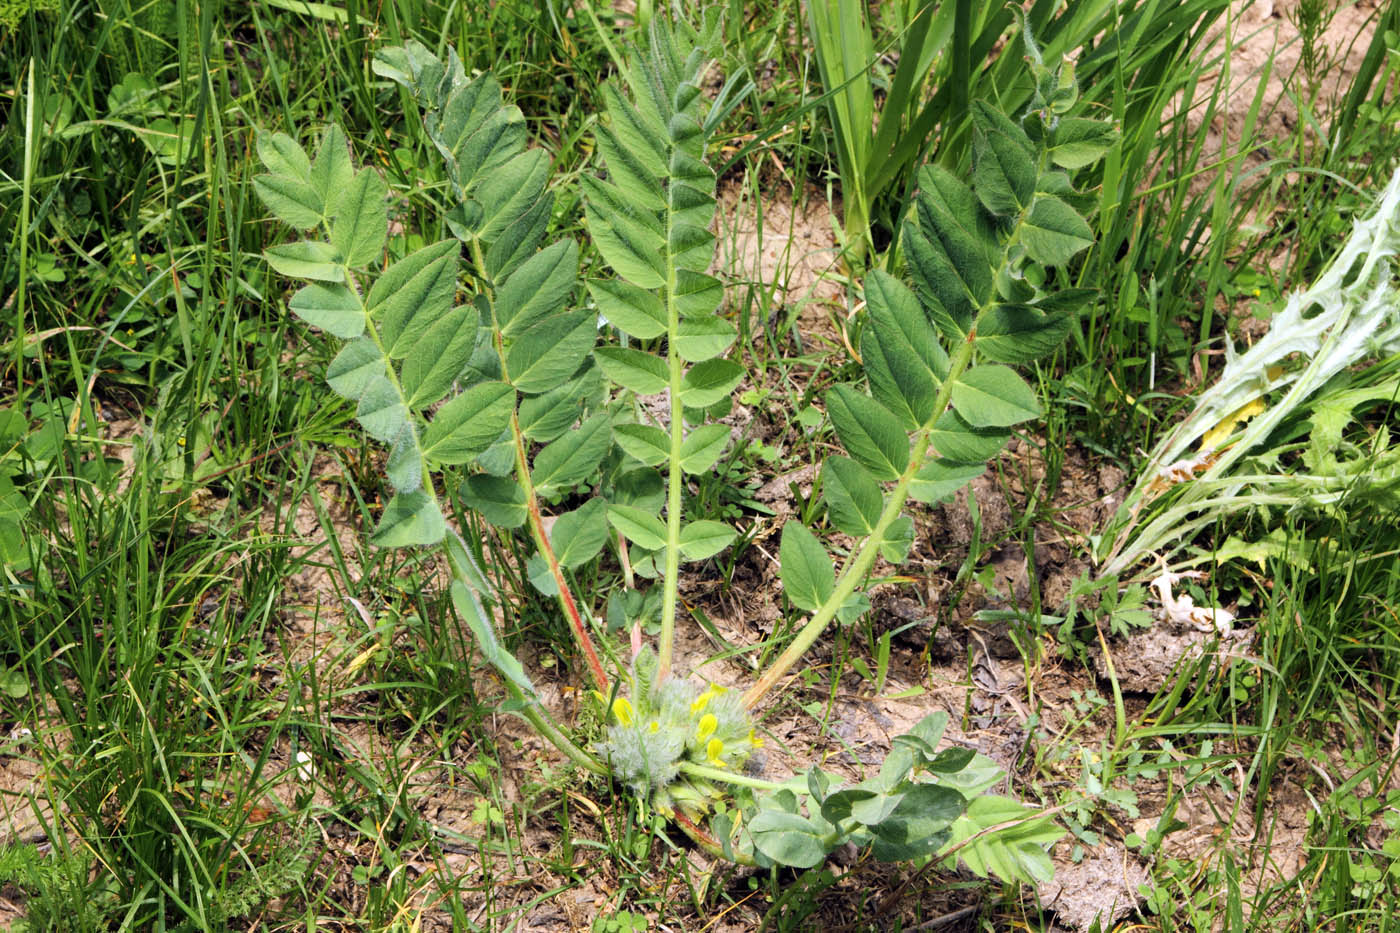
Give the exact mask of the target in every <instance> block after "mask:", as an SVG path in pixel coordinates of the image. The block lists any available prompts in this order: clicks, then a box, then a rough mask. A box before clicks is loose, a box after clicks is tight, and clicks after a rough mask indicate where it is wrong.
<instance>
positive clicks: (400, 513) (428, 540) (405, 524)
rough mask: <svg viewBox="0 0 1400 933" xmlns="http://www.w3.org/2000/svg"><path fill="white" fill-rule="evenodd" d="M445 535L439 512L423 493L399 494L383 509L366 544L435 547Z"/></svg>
mask: <svg viewBox="0 0 1400 933" xmlns="http://www.w3.org/2000/svg"><path fill="white" fill-rule="evenodd" d="M446 533H447V522H446V521H444V520H443V517H442V510H441V509H440V508H438V504H437V502H436V501H434V500H433V497H432V496H430V495H429V494H428V492H427V490H424V489H416V490H414V491H413V492H401V493H399V494H398V495H396V496H394V497H393V498H392V499H390V500H389V504H388V505H386V506H384V514H383V515H382V516H380V518H379V525H378V527H376V528H375V529H374V534H373V535H372V536H371V537H370V539H369V542H370V544H373V545H374V546H375V547H413V546H415V545H421V546H427V545H430V544H437V543H438V542H439V541H441V540H442V536H443V535H444V534H446Z"/></svg>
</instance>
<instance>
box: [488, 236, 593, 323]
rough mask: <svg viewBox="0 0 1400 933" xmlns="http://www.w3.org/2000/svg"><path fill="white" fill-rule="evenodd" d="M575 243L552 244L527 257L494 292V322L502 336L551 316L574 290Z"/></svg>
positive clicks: (576, 264) (563, 241) (568, 241)
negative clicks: (499, 328) (498, 326)
mask: <svg viewBox="0 0 1400 933" xmlns="http://www.w3.org/2000/svg"><path fill="white" fill-rule="evenodd" d="M577 278H578V244H577V243H575V242H574V241H573V240H560V241H559V242H558V243H552V244H550V245H549V246H546V247H545V248H544V249H542V250H540V251H539V252H538V253H536V254H535V255H533V256H531V257H530V258H529V259H527V260H526V261H525V262H523V263H521V264H520V267H519V268H518V269H516V270H515V272H514V273H512V274H511V276H510V278H509V279H507V280H506V281H505V283H504V284H502V285H501V287H500V288H499V289H497V290H496V302H495V310H496V323H497V324H499V325H500V327H501V333H502V334H503V335H505V336H506V337H515V336H518V335H519V334H522V333H524V332H525V331H526V330H529V329H530V328H531V327H532V326H534V325H535V324H537V323H539V322H540V320H541V319H543V318H545V317H548V316H549V315H551V314H554V313H555V312H556V311H558V310H559V308H560V307H561V306H562V305H563V304H564V302H565V301H566V300H568V297H569V295H570V293H571V292H573V290H574V282H575V281H576V279H577Z"/></svg>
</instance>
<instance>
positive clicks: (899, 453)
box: [826, 385, 909, 480]
mask: <svg viewBox="0 0 1400 933" xmlns="http://www.w3.org/2000/svg"><path fill="white" fill-rule="evenodd" d="M826 413H827V415H828V416H830V418H831V423H832V426H833V427H835V428H836V436H837V437H839V438H840V439H841V443H842V445H843V446H845V448H846V450H847V452H849V453H850V455H851V456H852V457H854V458H855V459H856V460H858V461H859V462H860V463H861V464H862V465H864V466H865V468H866V469H868V470H869V471H870V473H871V475H872V476H874V477H875V478H876V479H878V480H893V479H897V478H898V477H899V474H901V473H903V472H904V468H905V467H906V466H908V465H909V437H908V436H907V435H906V434H905V432H904V429H903V428H902V427H900V424H899V421H898V419H896V418H895V416H894V415H892V414H890V412H889V410H888V409H886V408H885V407H884V406H882V405H881V404H880V403H879V402H877V401H875V400H874V399H873V398H871V397H870V396H868V395H861V394H860V393H859V392H857V391H856V390H855V389H852V388H851V387H850V386H846V385H838V386H834V387H832V389H831V390H830V391H829V392H827V394H826Z"/></svg>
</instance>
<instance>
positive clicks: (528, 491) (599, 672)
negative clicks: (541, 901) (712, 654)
mask: <svg viewBox="0 0 1400 933" xmlns="http://www.w3.org/2000/svg"><path fill="white" fill-rule="evenodd" d="M472 262H473V263H475V265H476V269H477V273H478V274H479V275H480V276H481V277H482V279H483V280H486V281H489V280H488V279H486V263H485V260H484V259H483V257H482V255H481V242H480V241H479V240H473V241H472ZM493 297H494V296H493ZM491 307H492V310H491V336H492V340H493V342H494V343H495V345H496V355H497V356H498V357H500V360H501V378H502V379H503V380H505V381H507V382H509V381H510V374H509V373H508V372H507V370H506V352H505V345H504V343H503V341H502V338H501V327H500V323H499V322H498V321H497V320H496V316H495V315H496V312H495V304H494V303H493V304H492V306H491ZM510 436H511V441H512V444H513V446H514V448H515V471H516V474H517V476H518V477H519V481H520V486H521V488H522V489H523V490H524V491H525V505H526V510H527V513H528V514H529V516H530V522H529V524H530V536H531V537H532V538H534V539H535V550H536V552H537V553H538V554H539V555H540V557H542V558H543V559H544V562H545V564H546V565H548V567H549V573H550V576H551V577H553V578H554V585H555V588H557V589H558V590H559V607H560V608H561V609H563V610H564V617H565V618H566V619H568V621H569V628H571V629H572V630H573V633H574V640H575V641H577V642H578V646H579V650H581V651H582V652H583V657H584V660H585V661H587V662H588V670H589V673H591V674H592V675H593V683H594V685H595V686H596V687H597V688H598V690H599V692H601V693H602V694H604V695H607V693H608V692H609V691H608V673H607V671H606V670H604V669H603V662H602V661H601V660H599V658H598V651H597V649H596V648H594V647H593V639H592V637H591V636H590V635H589V634H588V626H587V625H586V624H585V623H584V621H583V614H582V613H581V612H579V608H578V603H577V602H575V601H574V596H573V593H572V591H570V589H569V583H568V581H567V580H565V579H564V568H562V567H560V566H559V560H558V558H556V557H555V556H554V548H552V547H551V546H550V544H549V535H548V534H546V533H545V528H544V516H543V515H541V513H540V500H539V497H538V496H537V495H535V484H534V482H533V481H532V480H531V479H530V461H529V458H528V457H527V455H526V451H525V435H524V434H523V433H522V432H521V430H520V418H519V417H518V416H517V414H516V412H515V411H512V412H511V413H510ZM556 744H557V743H556Z"/></svg>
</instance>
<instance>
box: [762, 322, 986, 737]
mask: <svg viewBox="0 0 1400 933" xmlns="http://www.w3.org/2000/svg"><path fill="white" fill-rule="evenodd" d="M976 336H977V328H976V326H975V325H974V326H973V327H972V329H971V332H970V333H969V334H968V335H967V338H966V339H965V340H964V341H963V342H962V343H961V344H960V345H959V346H958V349H957V351H956V352H955V353H954V354H953V357H952V359H951V360H950V361H949V364H948V376H947V378H945V379H944V380H943V384H942V385H941V386H939V387H938V395H937V396H936V397H935V398H934V403H933V414H932V416H930V418H929V422H928V424H925V425H924V426H922V427H921V428H919V430H918V431H917V432H916V433H915V439H914V450H913V453H912V454H911V455H910V457H909V465H908V466H907V467H905V468H904V472H903V473H902V474H900V477H899V479H898V481H896V482H895V485H894V489H893V490H891V491H890V494H889V496H888V497H886V499H885V508H884V511H882V512H881V513H880V518H879V520H878V521H876V523H875V527H874V529H873V530H872V531H871V532H870V534H869V535H868V536H867V537H866V539H865V540H864V541H863V542H861V545H860V549H859V550H858V551H856V552H855V553H854V554H852V555H851V556H850V557H848V558H847V559H846V564H845V566H844V567H842V568H841V576H840V578H839V579H838V580H837V581H836V589H835V590H833V591H832V593H831V595H830V596H829V597H827V600H826V602H824V603H822V605H821V608H820V609H818V610H817V611H816V613H815V614H813V616H812V618H811V619H810V620H808V622H807V624H806V625H804V626H802V630H801V631H799V632H798V633H797V637H796V638H794V639H793V640H792V644H790V645H788V647H787V650H785V651H784V652H783V653H782V654H781V655H779V656H778V658H777V660H775V661H774V662H773V663H772V664H771V665H770V666H769V668H768V670H766V671H764V672H763V676H762V677H760V678H759V679H758V682H757V683H755V684H754V685H753V686H752V687H750V688H749V691H748V692H747V693H745V694H744V707H745V708H747V709H753V708H754V707H755V706H757V705H758V703H759V701H760V700H762V699H763V698H764V697H765V696H766V695H767V694H768V692H769V691H770V690H772V689H773V687H774V685H776V684H777V682H778V681H779V680H780V679H781V678H782V677H783V675H784V674H786V673H787V672H788V671H789V670H791V669H792V667H793V665H795V664H796V663H797V662H798V661H799V660H800V659H801V658H802V655H804V654H806V653H807V649H808V648H811V647H812V644H813V643H814V642H815V641H816V640H817V638H819V637H820V636H821V633H822V632H823V631H825V630H826V627H827V626H828V625H829V624H831V620H832V619H834V618H836V613H837V612H839V611H840V609H841V607H842V606H843V605H845V602H846V600H847V599H849V598H850V596H851V594H852V593H854V592H855V591H856V588H857V587H858V586H860V584H861V582H862V581H864V580H865V576H866V574H868V573H869V572H870V568H871V567H873V566H874V564H875V557H876V556H877V555H878V554H879V553H880V545H882V544H883V543H884V540H885V532H886V531H888V530H889V527H890V525H892V524H893V523H894V521H895V519H897V518H899V514H900V512H902V511H903V510H904V502H905V500H906V499H907V498H908V496H909V484H910V483H911V482H912V481H913V479H914V474H915V473H917V472H918V471H919V469H920V468H921V467H922V466H923V465H924V458H925V457H926V456H927V455H928V449H929V431H930V430H931V429H932V428H933V425H934V423H935V422H937V420H938V418H939V417H940V416H941V415H942V414H943V413H944V412H945V411H946V410H947V408H948V402H949V400H950V399H951V398H952V394H953V383H954V382H956V381H957V379H958V377H959V376H961V375H962V373H963V370H965V369H966V368H967V366H968V364H969V363H970V362H971V361H972V346H973V343H974V342H975V341H976Z"/></svg>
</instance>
